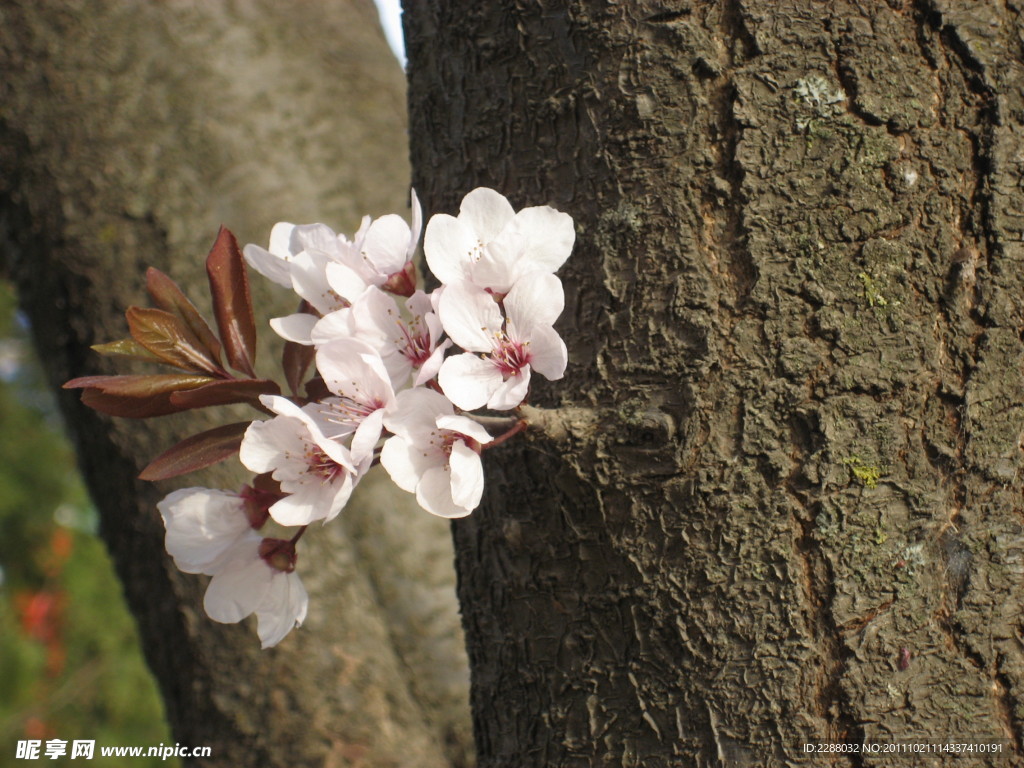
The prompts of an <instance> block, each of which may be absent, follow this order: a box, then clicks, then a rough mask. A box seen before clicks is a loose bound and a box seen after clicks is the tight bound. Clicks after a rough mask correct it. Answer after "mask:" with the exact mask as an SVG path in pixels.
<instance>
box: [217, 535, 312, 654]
mask: <svg viewBox="0 0 1024 768" xmlns="http://www.w3.org/2000/svg"><path fill="white" fill-rule="evenodd" d="M229 554H230V558H229V559H228V560H227V561H226V562H225V563H224V564H223V566H222V567H221V568H219V569H218V570H217V572H216V573H214V574H213V578H212V579H211V580H210V585H209V586H208V587H207V588H206V596H205V597H204V599H203V607H204V608H205V609H206V614H207V615H208V616H209V617H210V618H211V619H213V620H214V621H219V622H221V623H223V624H234V623H236V622H239V621H241V620H242V619H244V618H245V617H246V616H249V615H251V614H253V613H255V614H256V632H257V634H258V635H259V638H260V643H261V645H262V647H263V648H270V647H272V646H275V645H277V644H278V643H279V642H281V640H283V639H284V637H285V635H287V634H288V633H289V632H291V630H292V629H293V628H294V627H296V626H299V625H300V624H302V622H303V621H304V620H305V618H306V610H307V608H308V607H309V596H308V595H307V594H306V588H305V587H304V586H303V585H302V580H301V579H300V578H299V576H298V574H297V573H295V545H294V544H293V543H292V542H290V541H285V540H282V539H264V538H262V537H260V536H258V535H256V534H255V533H251V532H250V534H248V535H246V536H245V537H244V538H243V539H241V540H240V541H239V542H238V543H236V544H235V546H234V547H233V548H232V549H231V551H230V553H229Z"/></svg>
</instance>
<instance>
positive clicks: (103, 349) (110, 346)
mask: <svg viewBox="0 0 1024 768" xmlns="http://www.w3.org/2000/svg"><path fill="white" fill-rule="evenodd" d="M90 349H92V350H93V351H94V352H98V353H99V354H101V355H103V356H104V357H128V358H131V359H133V360H145V361H146V362H147V363H161V362H163V361H162V360H161V359H160V358H159V357H157V356H156V355H154V354H153V353H152V352H150V351H149V350H148V349H146V348H145V347H144V346H142V345H141V344H139V342H137V341H136V340H135V339H121V340H120V341H111V342H108V343H107V344H93V345H92V346H91V347H90Z"/></svg>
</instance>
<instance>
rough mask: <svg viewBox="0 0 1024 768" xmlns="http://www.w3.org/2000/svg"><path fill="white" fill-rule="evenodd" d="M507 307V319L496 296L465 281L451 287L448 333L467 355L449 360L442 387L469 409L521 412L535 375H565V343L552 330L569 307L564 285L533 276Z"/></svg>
mask: <svg viewBox="0 0 1024 768" xmlns="http://www.w3.org/2000/svg"><path fill="white" fill-rule="evenodd" d="M502 304H503V306H504V309H505V314H504V315H502V311H501V306H499V304H498V302H497V301H495V298H494V296H493V295H492V294H490V293H489V292H488V291H486V290H484V289H483V288H480V287H478V286H476V285H473V284H472V283H469V282H467V281H464V280H463V281H460V282H457V283H454V284H452V285H449V286H447V287H446V288H445V291H444V293H443V294H442V296H441V299H440V302H439V306H438V314H439V315H440V317H441V323H442V325H443V326H444V330H445V331H446V332H447V334H448V335H449V336H450V337H451V338H452V340H453V341H454V342H455V343H456V344H458V345H459V346H460V347H462V348H463V349H465V350H467V352H466V353H465V354H461V355H454V356H452V357H449V358H448V359H447V360H445V361H444V363H443V364H442V365H441V370H440V372H439V374H438V383H439V384H440V385H441V389H442V390H443V391H444V393H445V395H447V396H448V398H449V399H450V400H451V401H452V402H453V403H455V405H457V406H458V407H459V408H461V409H463V410H467V411H472V410H475V409H477V408H480V407H482V406H485V405H486V406H487V407H488V408H492V409H494V410H499V411H503V410H509V409H512V408H515V407H516V406H518V405H519V404H520V403H521V402H522V401H523V398H525V397H526V393H527V391H528V390H529V386H530V375H531V372H532V371H533V370H536V371H537V372H538V373H539V374H541V375H542V376H544V377H545V378H547V379H550V380H552V381H553V380H556V379H560V378H562V375H563V374H564V373H565V366H566V364H567V361H568V356H567V353H566V348H565V343H564V342H563V341H562V339H561V337H560V336H559V335H558V333H557V332H555V330H554V328H553V327H552V325H553V323H554V322H555V320H556V319H557V318H558V316H559V315H560V314H561V313H562V307H563V306H564V296H563V293H562V283H561V281H560V280H559V279H558V278H557V277H555V276H554V275H551V274H548V273H545V272H534V273H531V274H529V275H526V276H525V277H523V278H521V279H520V280H519V281H517V282H516V284H515V285H514V286H512V289H511V290H510V291H509V292H508V294H507V295H506V296H505V299H504V301H503V302H502ZM472 353H478V354H472Z"/></svg>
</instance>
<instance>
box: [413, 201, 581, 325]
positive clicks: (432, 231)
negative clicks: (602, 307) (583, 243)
mask: <svg viewBox="0 0 1024 768" xmlns="http://www.w3.org/2000/svg"><path fill="white" fill-rule="evenodd" d="M575 240H576V233H575V230H574V229H573V223H572V217H570V216H569V215H568V214H565V213H561V212H559V211H556V210H555V209H554V208H551V207H549V206H546V205H545V206H536V207H533V208H524V209H523V210H521V211H519V212H518V213H516V212H515V210H513V208H512V206H511V204H510V203H509V202H508V200H507V199H506V198H505V197H504V196H502V195H501V194H499V193H498V192H495V191H494V190H493V189H487V188H485V187H480V188H478V189H474V190H473V191H472V192H470V193H469V194H468V195H466V197H465V198H464V199H463V200H462V205H461V207H460V209H459V215H458V216H457V217H456V216H449V215H447V214H443V213H442V214H436V215H434V216H432V217H431V218H430V221H429V222H428V223H427V230H426V233H425V234H424V237H423V253H424V255H425V256H426V259H427V265H428V266H429V267H430V271H431V272H433V274H434V276H435V277H437V279H438V280H440V281H441V282H442V283H444V284H446V285H447V284H449V283H455V282H458V281H460V280H468V281H469V282H471V283H474V284H475V285H477V286H479V287H481V288H486V289H489V290H490V291H491V292H493V293H495V294H498V295H499V296H500V295H502V294H505V293H507V292H508V291H509V290H510V289H511V288H512V286H513V285H514V284H515V283H516V281H518V280H519V279H520V278H521V277H523V276H525V275H527V274H529V273H531V272H548V273H554V272H555V271H556V270H557V269H558V268H559V267H560V266H562V264H564V263H565V260H566V259H567V258H569V254H570V253H571V251H572V247H573V243H574V242H575ZM456 343H457V342H456Z"/></svg>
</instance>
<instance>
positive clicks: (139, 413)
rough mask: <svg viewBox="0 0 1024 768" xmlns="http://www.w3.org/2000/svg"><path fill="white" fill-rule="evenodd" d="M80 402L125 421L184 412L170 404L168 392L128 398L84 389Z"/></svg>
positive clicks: (97, 390)
mask: <svg viewBox="0 0 1024 768" xmlns="http://www.w3.org/2000/svg"><path fill="white" fill-rule="evenodd" d="M82 402H83V403H84V404H85V405H87V406H89V407H90V408H92V409H93V410H96V411H99V412H100V413H107V414H110V415H111V416H123V417H124V418H126V419H146V418H149V417H151V416H166V415H167V414H169V413H178V412H179V411H182V410H184V409H183V408H180V407H178V406H176V405H174V404H172V403H171V393H170V392H162V393H160V394H156V395H153V396H152V397H129V396H126V395H117V394H111V393H109V392H103V391H101V390H99V389H86V390H84V391H83V392H82Z"/></svg>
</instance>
